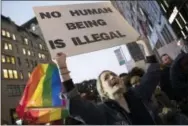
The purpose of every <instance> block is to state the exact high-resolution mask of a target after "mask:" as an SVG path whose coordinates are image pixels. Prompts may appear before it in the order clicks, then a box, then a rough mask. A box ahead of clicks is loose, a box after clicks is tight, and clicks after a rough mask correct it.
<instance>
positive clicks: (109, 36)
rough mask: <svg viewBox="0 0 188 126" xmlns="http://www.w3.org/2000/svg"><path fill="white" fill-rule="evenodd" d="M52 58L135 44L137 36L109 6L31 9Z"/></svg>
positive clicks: (95, 4) (106, 4) (109, 4)
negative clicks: (60, 54)
mask: <svg viewBox="0 0 188 126" xmlns="http://www.w3.org/2000/svg"><path fill="white" fill-rule="evenodd" d="M34 11H35V14H36V17H37V20H38V22H39V25H40V28H41V30H42V32H43V36H44V38H45V41H46V44H47V46H48V48H49V50H50V53H51V55H52V58H53V57H54V56H55V55H56V53H58V52H64V53H65V54H66V55H67V56H73V55H78V54H82V53H88V52H92V51H97V50H101V49H105V48H110V47H113V46H117V45H122V44H126V43H128V42H133V41H136V40H137V38H138V37H139V34H138V33H137V32H136V31H135V30H134V29H133V28H132V27H131V26H130V25H129V24H128V22H127V21H126V20H125V19H124V18H123V17H122V16H121V15H120V13H119V12H118V11H117V10H116V9H115V8H114V7H113V5H112V4H111V3H110V2H99V3H88V4H75V5H58V6H44V7H34Z"/></svg>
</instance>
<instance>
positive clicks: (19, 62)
mask: <svg viewBox="0 0 188 126" xmlns="http://www.w3.org/2000/svg"><path fill="white" fill-rule="evenodd" d="M17 60H18V65H19V66H20V65H21V61H20V58H19V57H17Z"/></svg>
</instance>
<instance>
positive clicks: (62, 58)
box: [56, 52, 67, 69]
mask: <svg viewBox="0 0 188 126" xmlns="http://www.w3.org/2000/svg"><path fill="white" fill-rule="evenodd" d="M66 58H67V57H66V54H64V53H62V52H60V53H57V55H56V64H57V65H58V66H59V68H60V69H61V68H63V67H67V63H66Z"/></svg>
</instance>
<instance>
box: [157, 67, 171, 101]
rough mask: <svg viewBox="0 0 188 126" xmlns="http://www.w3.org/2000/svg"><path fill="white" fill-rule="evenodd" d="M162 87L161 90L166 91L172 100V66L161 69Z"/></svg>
mask: <svg viewBox="0 0 188 126" xmlns="http://www.w3.org/2000/svg"><path fill="white" fill-rule="evenodd" d="M160 87H161V90H162V91H163V92H165V93H166V95H167V96H168V97H169V99H170V100H174V91H173V88H172V84H171V81H170V66H166V67H165V68H164V69H163V70H162V71H161V80H160Z"/></svg>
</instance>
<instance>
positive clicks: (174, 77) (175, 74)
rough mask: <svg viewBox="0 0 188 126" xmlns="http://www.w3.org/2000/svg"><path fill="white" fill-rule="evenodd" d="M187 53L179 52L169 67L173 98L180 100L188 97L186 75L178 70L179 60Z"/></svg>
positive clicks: (187, 78)
mask: <svg viewBox="0 0 188 126" xmlns="http://www.w3.org/2000/svg"><path fill="white" fill-rule="evenodd" d="M187 55H188V54H185V53H181V54H179V55H178V56H177V58H176V59H175V61H174V62H173V64H172V67H171V69H170V79H171V84H172V87H173V89H174V93H175V99H176V100H177V101H181V100H182V99H184V98H186V97H188V75H186V74H185V73H182V71H181V70H180V69H181V67H180V60H182V59H183V58H184V57H185V56H187Z"/></svg>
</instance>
